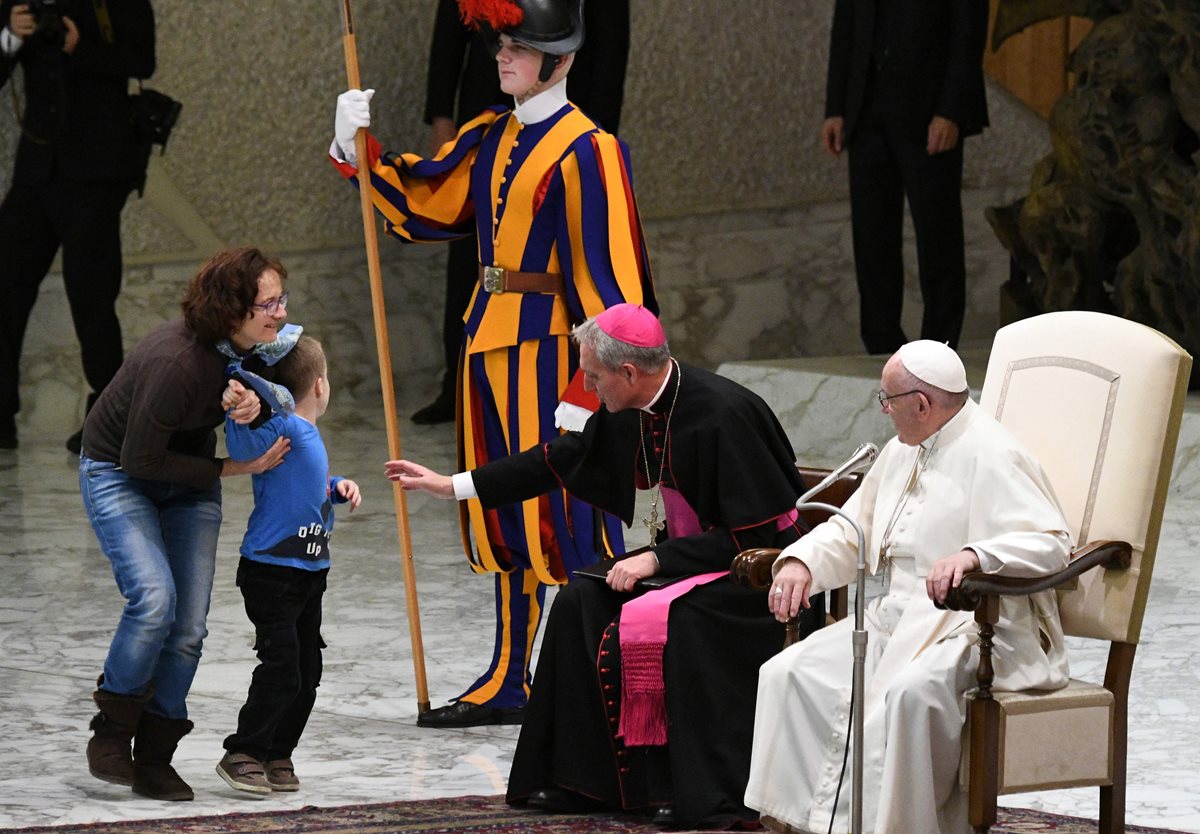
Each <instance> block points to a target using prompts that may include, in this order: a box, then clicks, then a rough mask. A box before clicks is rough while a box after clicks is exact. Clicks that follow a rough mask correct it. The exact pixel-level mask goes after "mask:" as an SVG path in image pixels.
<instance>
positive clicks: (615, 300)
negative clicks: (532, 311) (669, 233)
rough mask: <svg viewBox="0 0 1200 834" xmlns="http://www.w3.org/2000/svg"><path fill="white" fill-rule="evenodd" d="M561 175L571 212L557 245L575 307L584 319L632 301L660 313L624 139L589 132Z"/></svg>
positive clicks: (576, 312) (567, 205) (567, 161)
mask: <svg viewBox="0 0 1200 834" xmlns="http://www.w3.org/2000/svg"><path fill="white" fill-rule="evenodd" d="M561 174H562V180H563V194H564V203H565V208H566V211H565V213H564V214H565V216H564V218H563V220H562V223H561V224H560V228H559V235H558V241H557V248H558V259H559V264H560V266H561V267H562V270H563V273H564V277H565V279H566V281H565V283H566V286H567V287H568V290H567V294H568V298H567V303H568V305H569V306H570V307H571V308H572V312H573V313H574V314H575V316H577V317H578V319H579V320H581V321H582V320H583V319H585V318H588V317H591V316H594V315H596V314H597V313H600V312H602V311H604V310H605V309H606V308H608V307H611V306H612V305H614V304H619V303H621V302H629V303H633V304H645V305H646V306H647V307H649V308H650V309H651V310H653V311H654V312H655V313H657V312H658V305H657V302H656V300H655V297H654V286H653V277H652V275H651V272H650V261H649V257H648V256H647V253H646V244H645V240H644V239H643V235H642V223H641V218H640V216H639V214H638V208H637V201H636V199H635V198H634V194H633V186H632V184H631V177H630V169H629V156H628V152H627V149H626V147H625V145H624V143H622V142H621V141H620V140H618V139H617V138H616V137H615V136H613V135H612V134H609V133H604V132H592V133H589V134H588V135H586V136H583V137H581V138H580V139H579V140H578V141H577V142H576V143H575V145H574V152H573V153H571V154H568V155H567V156H566V157H565V158H564V159H563V163H562V166H561Z"/></svg>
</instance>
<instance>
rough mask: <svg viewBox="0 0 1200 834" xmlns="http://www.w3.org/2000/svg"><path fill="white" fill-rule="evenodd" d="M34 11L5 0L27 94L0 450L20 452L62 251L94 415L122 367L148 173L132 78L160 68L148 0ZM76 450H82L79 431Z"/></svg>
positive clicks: (1, 343)
mask: <svg viewBox="0 0 1200 834" xmlns="http://www.w3.org/2000/svg"><path fill="white" fill-rule="evenodd" d="M32 5H34V4H30V3H25V2H20V3H18V2H14V0H3V1H2V2H0V20H2V21H3V23H4V29H3V31H2V32H0V84H3V83H4V82H6V81H7V80H8V78H9V76H10V75H11V74H12V70H13V68H14V67H15V66H16V65H17V64H20V65H21V67H22V70H23V75H24V87H25V101H24V112H23V113H22V114H21V115H22V118H21V138H20V142H19V144H18V146H17V155H16V162H15V164H14V167H13V176H12V183H11V187H10V188H9V191H8V194H7V196H6V197H5V198H4V202H3V203H2V204H0V448H10V449H11V448H16V446H17V432H16V422H15V418H16V414H17V412H18V411H19V410H20V407H21V402H20V396H19V382H20V361H21V345H22V342H23V341H24V337H25V328H26V325H27V324H28V322H29V315H30V312H31V311H32V310H33V305H34V302H35V301H36V300H37V293H38V287H39V285H40V284H41V282H42V279H43V278H45V277H46V273H47V272H48V271H49V269H50V264H51V262H52V261H53V260H54V256H55V254H56V253H57V252H58V250H59V248H61V249H62V271H63V282H64V283H65V285H66V290H67V300H68V302H69V303H70V307H71V317H72V319H73V321H74V323H75V333H76V335H77V336H78V338H79V348H80V355H81V357H82V360H83V371H84V376H85V377H86V378H87V382H88V385H89V386H90V387H91V393H90V394H89V396H88V407H89V408H90V407H91V404H92V403H94V402H95V400H96V398H97V396H99V394H100V391H101V390H103V388H104V386H105V385H107V384H108V382H109V380H111V379H112V377H113V375H114V374H115V373H116V372H117V369H118V368H119V367H120V366H121V361H122V359H123V357H124V350H123V347H122V342H121V324H120V322H119V321H118V320H117V312H116V300H117V295H118V294H119V293H120V290H121V269H122V266H121V209H122V207H123V206H124V205H125V199H126V197H128V195H129V192H130V191H131V190H132V189H133V188H134V187H136V186H138V185H139V184H140V182H141V179H142V177H143V176H144V174H145V168H144V161H145V158H144V156H143V155H142V154H141V153H139V149H138V145H139V143H138V141H137V138H136V136H135V133H134V126H133V118H132V112H131V110H130V104H129V96H128V82H129V79H130V78H138V79H142V78H149V77H150V76H151V75H152V74H153V72H154V64H155V52H154V13H153V10H152V9H151V6H150V2H149V0H120V1H119V2H113V0H109V2H105V0H56V2H55V3H53V4H41V8H40V9H33V10H31V6H32ZM35 11H36V14H35ZM67 448H68V449H70V450H71V451H73V452H78V451H79V433H78V432H77V433H76V434H75V435H73V436H72V437H71V438H70V439H68V441H67Z"/></svg>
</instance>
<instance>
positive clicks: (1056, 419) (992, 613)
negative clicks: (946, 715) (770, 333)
mask: <svg viewBox="0 0 1200 834" xmlns="http://www.w3.org/2000/svg"><path fill="white" fill-rule="evenodd" d="M1191 364H1192V359H1191V357H1190V356H1189V355H1188V354H1187V353H1186V352H1185V351H1184V350H1183V349H1181V348H1180V347H1179V346H1178V345H1176V344H1175V343H1174V342H1173V341H1171V340H1170V339H1168V338H1167V337H1165V336H1163V335H1162V334H1161V333H1158V332H1157V331H1155V330H1152V329H1150V328H1148V327H1145V326H1143V325H1140V324H1136V323H1134V322H1130V321H1127V320H1124V319H1120V318H1116V317H1113V316H1108V315H1104V314H1100V313H1090V312H1079V311H1072V312H1060V313H1049V314H1046V315H1042V316H1036V317H1034V318H1031V319H1027V320H1025V321H1020V322H1017V323H1015V324H1011V325H1009V326H1007V327H1004V328H1002V329H1001V330H1000V331H999V332H998V333H997V334H996V340H995V343H994V345H993V347H992V353H991V358H990V361H989V364H988V370H987V377H986V380H985V383H984V388H983V393H982V396H981V398H980V403H981V405H982V406H983V407H984V408H985V409H987V410H988V411H990V412H991V413H992V414H993V415H995V417H996V418H997V419H998V420H999V421H1000V422H1001V423H1002V424H1004V425H1005V426H1006V427H1007V428H1008V429H1009V430H1010V431H1011V432H1012V433H1013V434H1014V435H1015V436H1016V437H1017V438H1019V439H1020V440H1021V442H1022V443H1023V444H1024V445H1025V446H1026V447H1027V448H1028V449H1029V450H1030V451H1031V452H1032V453H1033V454H1034V455H1035V456H1036V457H1037V458H1038V460H1039V461H1040V462H1041V464H1042V466H1043V467H1044V469H1045V470H1046V473H1047V474H1048V476H1049V478H1050V481H1051V483H1052V484H1053V486H1054V489H1055V492H1056V494H1057V496H1058V499H1059V501H1060V503H1061V505H1062V508H1063V511H1064V513H1065V514H1066V517H1067V521H1068V523H1069V524H1070V527H1071V531H1072V533H1074V534H1075V536H1076V541H1078V542H1079V544H1080V547H1079V549H1078V550H1077V551H1076V554H1075V556H1074V557H1073V560H1072V564H1071V565H1070V566H1069V567H1068V568H1067V569H1066V570H1064V571H1063V572H1062V573H1061V574H1059V575H1057V576H1054V577H1047V578H1042V579H1039V580H1029V581H1020V580H1018V581H1014V580H1000V579H997V578H995V577H988V576H986V575H984V574H971V575H968V576H967V577H966V578H964V580H963V585H962V588H961V589H960V591H961V594H960V596H959V598H958V599H957V600H955V601H954V602H953V604H954V607H959V608H973V609H974V610H975V611H976V615H975V619H976V621H977V622H978V623H979V625H980V635H981V640H980V649H981V659H980V666H979V672H978V683H979V686H978V689H977V690H975V691H973V692H972V693H971V694H970V695H969V697H970V699H971V700H970V704H969V710H968V721H967V725H966V728H965V731H964V737H963V759H962V770H961V775H962V778H963V783H964V786H965V787H966V788H967V790H968V792H969V795H970V822H971V825H972V826H974V828H975V830H976V831H977V832H986V831H988V830H990V827H991V826H992V825H993V824H994V823H995V820H996V797H997V795H998V794H1007V793H1018V792H1025V791H1040V790H1051V789H1058V788H1071V787H1080V786H1099V788H1100V831H1101V832H1102V834H1114V833H1115V832H1123V831H1124V830H1125V777H1126V744H1127V710H1128V692H1129V684H1130V677H1131V673H1132V669H1133V658H1134V653H1135V650H1136V648H1137V644H1138V640H1139V636H1140V633H1141V625H1142V616H1143V613H1144V611H1145V608H1146V599H1147V597H1148V595H1149V590H1150V578H1151V574H1152V573H1153V569H1154V554H1155V550H1156V548H1157V545H1158V537H1159V531H1160V529H1161V527H1162V517H1163V507H1164V505H1165V503H1166V499H1167V489H1168V482H1169V480H1170V475H1171V466H1172V461H1173V458H1174V453H1175V445H1176V441H1177V439H1178V436H1179V427H1180V422H1181V419H1182V413H1183V404H1184V398H1185V395H1186V393H1187V383H1188V373H1189V371H1190V369H1191ZM1047 587H1055V588H1057V591H1058V600H1059V606H1060V610H1061V613H1062V622H1063V629H1064V631H1065V632H1066V633H1067V634H1068V635H1073V636H1076V637H1082V638H1090V639H1095V640H1103V641H1106V642H1107V643H1108V644H1109V647H1110V648H1109V659H1108V666H1107V671H1106V674H1105V680H1104V682H1103V685H1100V684H1094V683H1086V682H1083V681H1077V680H1072V681H1071V682H1070V684H1069V685H1068V686H1067V687H1066V688H1064V689H1061V690H1058V691H1055V692H1041V691H1025V692H995V691H992V688H991V683H992V665H991V658H990V644H991V630H992V624H994V623H995V620H996V614H997V610H998V608H999V596H1000V595H1003V594H1012V593H1018V594H1028V593H1032V592H1034V591H1037V590H1041V589H1044V588H1047Z"/></svg>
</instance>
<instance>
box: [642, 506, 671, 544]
mask: <svg viewBox="0 0 1200 834" xmlns="http://www.w3.org/2000/svg"><path fill="white" fill-rule="evenodd" d="M642 526H643V527H645V528H646V529H647V530H649V531H650V544H651V545H653V544H654V543H655V542H656V541H657V540H658V533H659V531H660V530H665V529H666V527H667V525H666V523H665V522H662V521H659V520H658V507H655V506H652V507H650V516H649V518H643V519H642Z"/></svg>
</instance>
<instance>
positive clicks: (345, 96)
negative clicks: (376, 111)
mask: <svg viewBox="0 0 1200 834" xmlns="http://www.w3.org/2000/svg"><path fill="white" fill-rule="evenodd" d="M373 95H375V91H374V90H347V91H346V92H344V93H342V94H341V95H340V96H338V98H337V112H336V113H335V114H334V117H333V137H334V142H335V143H337V146H338V148H339V149H340V150H341V152H342V158H343V159H345V160H346V161H347V162H349V163H350V164H351V165H353V164H355V163H357V162H358V151H357V150H355V147H354V137H355V136H356V135H357V134H358V129H359V128H360V127H370V126H371V96H373Z"/></svg>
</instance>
